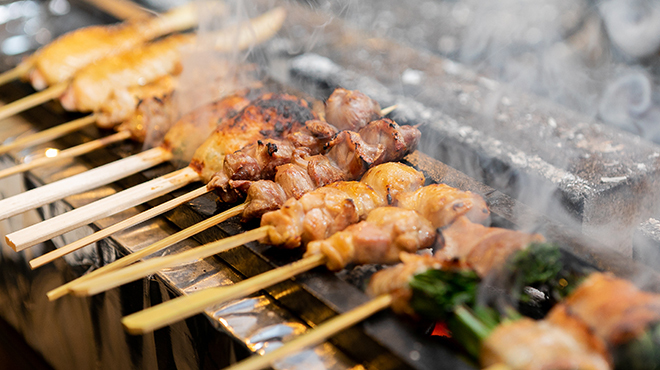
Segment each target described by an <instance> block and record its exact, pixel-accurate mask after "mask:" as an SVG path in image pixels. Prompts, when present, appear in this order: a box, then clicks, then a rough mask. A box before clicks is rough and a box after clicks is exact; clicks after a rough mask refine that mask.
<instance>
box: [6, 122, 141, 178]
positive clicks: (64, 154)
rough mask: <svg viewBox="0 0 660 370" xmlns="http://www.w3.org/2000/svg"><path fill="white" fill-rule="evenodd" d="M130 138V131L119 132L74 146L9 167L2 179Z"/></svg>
mask: <svg viewBox="0 0 660 370" xmlns="http://www.w3.org/2000/svg"><path fill="white" fill-rule="evenodd" d="M130 137H131V133H130V132H128V131H121V132H117V133H116V134H113V135H110V136H106V137H104V138H101V139H97V140H93V141H90V142H88V143H84V144H80V145H77V146H74V147H73V148H69V149H66V150H62V151H60V152H59V153H57V155H55V156H52V157H42V158H38V159H35V160H33V161H30V162H27V163H22V164H19V165H16V166H14V167H9V168H7V169H4V170H2V171H0V179H2V178H5V177H7V176H11V175H15V174H17V173H22V172H26V171H29V170H31V169H33V168H37V167H42V166H45V165H48V164H51V163H53V162H57V161H61V160H64V159H69V158H73V157H78V156H81V155H83V154H87V153H89V152H92V151H94V150H96V149H99V148H103V147H104V146H108V145H110V144H112V143H116V142H118V141H124V140H126V139H128V138H130Z"/></svg>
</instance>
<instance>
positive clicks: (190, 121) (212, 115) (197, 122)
mask: <svg viewBox="0 0 660 370" xmlns="http://www.w3.org/2000/svg"><path fill="white" fill-rule="evenodd" d="M249 103H250V101H249V100H248V99H247V98H245V97H244V96H242V95H240V94H237V95H230V96H227V97H225V98H222V99H220V100H218V101H217V102H214V103H211V104H208V105H206V106H203V107H201V108H199V109H196V110H194V111H193V112H191V113H188V114H186V115H185V116H183V117H181V119H179V120H178V121H177V122H176V123H175V124H174V125H172V128H171V129H170V130H169V131H168V132H167V134H166V135H165V139H163V144H162V146H163V147H164V148H166V149H168V150H170V151H171V152H172V153H173V154H174V156H175V157H176V158H179V159H186V158H189V157H190V156H191V154H192V152H193V151H194V150H195V149H196V148H197V146H198V145H200V144H201V143H202V141H203V140H204V138H206V137H208V136H209V134H210V133H211V132H213V131H214V130H215V129H216V128H220V127H221V126H222V124H223V123H224V122H228V121H229V120H227V121H225V120H224V118H225V117H232V116H234V115H235V114H236V113H237V112H239V111H241V110H242V109H243V108H245V107H246V106H247V105H248V104H249Z"/></svg>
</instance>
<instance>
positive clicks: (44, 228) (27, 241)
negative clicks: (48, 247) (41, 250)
mask: <svg viewBox="0 0 660 370" xmlns="http://www.w3.org/2000/svg"><path fill="white" fill-rule="evenodd" d="M199 180H200V176H199V174H198V173H197V172H195V171H194V170H193V169H191V168H190V167H186V168H184V169H181V170H178V171H174V172H172V173H170V174H168V175H166V176H162V177H159V178H156V179H153V180H151V181H147V182H144V183H142V184H140V185H137V186H134V187H132V188H130V189H126V190H124V191H121V192H119V193H116V194H114V195H113V196H111V197H105V198H103V199H100V200H98V201H96V202H93V203H90V204H87V205H86V206H83V207H80V208H77V209H74V210H72V211H69V212H67V213H66V214H65V215H63V216H64V217H53V218H50V219H48V220H45V221H42V222H39V223H38V224H35V225H32V226H30V227H26V228H24V229H21V230H18V231H16V232H13V233H11V234H8V235H7V236H5V240H6V241H7V244H9V245H10V246H11V247H12V248H13V249H14V250H15V251H17V252H18V251H21V250H23V249H26V248H29V247H31V246H33V245H35V244H37V243H41V242H43V241H46V240H48V239H52V238H53V237H55V236H57V235H61V234H64V233H65V232H67V231H71V230H73V229H76V228H78V227H80V226H83V225H86V224H89V223H91V222H94V221H96V220H98V219H101V218H104V217H108V216H112V215H114V214H115V213H119V212H121V211H123V210H125V209H128V208H130V207H134V206H136V205H138V204H141V203H144V202H148V201H150V200H152V199H155V198H158V197H160V196H161V195H165V194H167V193H169V192H171V191H174V190H176V189H179V188H181V187H183V186H185V185H187V184H190V183H192V182H195V181H199Z"/></svg>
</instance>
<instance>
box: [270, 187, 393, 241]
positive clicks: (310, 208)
mask: <svg viewBox="0 0 660 370" xmlns="http://www.w3.org/2000/svg"><path fill="white" fill-rule="evenodd" d="M348 186H352V187H355V188H357V189H355V190H354V191H352V192H351V193H355V192H359V193H360V194H362V195H361V197H359V198H357V199H353V198H351V195H350V194H348V193H347V192H346V191H345V190H346V189H347V187H348ZM342 188H343V189H342ZM381 199H382V198H381V197H380V196H379V195H378V194H377V193H376V192H375V191H373V189H371V187H369V186H368V185H366V184H364V183H361V182H355V181H353V182H350V183H349V184H345V185H343V186H325V187H321V188H318V189H315V190H313V191H310V192H308V193H307V194H305V195H303V196H302V197H301V198H300V199H299V200H296V199H295V198H290V199H289V200H287V201H286V202H285V203H284V205H283V206H282V208H281V209H280V210H277V211H272V212H268V213H266V214H264V215H263V216H262V218H261V226H267V225H268V226H273V229H271V231H270V232H269V234H268V240H267V242H268V243H269V244H273V245H278V246H282V247H284V248H296V247H299V246H300V245H301V244H306V243H307V242H309V241H311V240H319V239H325V238H327V237H329V236H330V235H332V234H334V233H335V232H337V231H340V230H343V229H345V228H346V227H347V226H348V225H351V224H354V223H356V222H358V221H359V220H360V219H362V218H364V217H366V216H367V215H366V214H364V213H362V214H361V213H360V211H361V210H362V211H363V212H364V211H368V210H370V209H373V207H374V206H378V205H380V204H378V202H379V201H380V200H381ZM358 202H365V203H367V204H361V205H360V206H359V207H358V205H357V203H358Z"/></svg>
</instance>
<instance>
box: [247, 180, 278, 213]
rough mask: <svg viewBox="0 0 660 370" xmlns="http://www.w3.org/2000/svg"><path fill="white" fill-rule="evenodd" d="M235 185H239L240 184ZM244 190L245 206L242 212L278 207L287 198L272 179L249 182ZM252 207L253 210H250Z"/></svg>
mask: <svg viewBox="0 0 660 370" xmlns="http://www.w3.org/2000/svg"><path fill="white" fill-rule="evenodd" d="M237 186H240V184H238V185H237ZM246 192H247V198H246V203H247V207H246V209H245V211H244V212H247V213H251V214H256V213H257V212H268V211H274V210H277V209H280V207H281V206H282V204H284V202H285V201H286V199H287V196H286V194H284V192H283V191H282V188H281V187H279V186H277V184H276V183H274V182H272V181H264V180H261V181H255V182H251V183H250V185H249V188H248V189H247V190H246ZM252 208H254V209H255V210H252Z"/></svg>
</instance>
